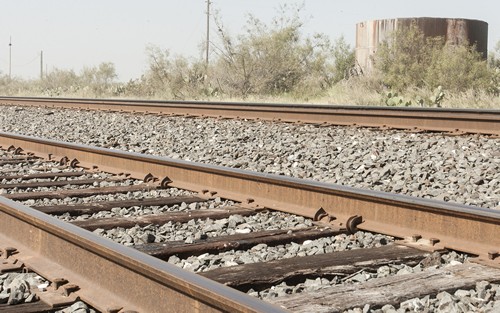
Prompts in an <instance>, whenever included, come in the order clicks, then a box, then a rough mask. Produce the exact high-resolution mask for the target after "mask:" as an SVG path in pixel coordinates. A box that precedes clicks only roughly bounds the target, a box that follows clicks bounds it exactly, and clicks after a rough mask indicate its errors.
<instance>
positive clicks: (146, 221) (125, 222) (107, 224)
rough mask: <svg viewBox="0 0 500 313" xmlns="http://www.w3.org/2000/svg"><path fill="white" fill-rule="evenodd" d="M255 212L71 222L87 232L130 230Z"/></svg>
mask: <svg viewBox="0 0 500 313" xmlns="http://www.w3.org/2000/svg"><path fill="white" fill-rule="evenodd" d="M255 213H256V211H255V210H251V209H245V208H230V209H224V210H222V209H214V210H192V211H185V212H168V213H164V214H160V215H143V216H134V217H110V218H101V219H88V220H84V221H73V222H71V223H72V224H74V225H76V226H79V227H81V228H85V229H87V230H95V229H98V228H100V229H104V230H107V229H112V228H117V227H122V228H131V227H134V226H136V225H138V226H146V225H151V224H155V225H162V224H165V223H168V222H174V223H175V222H179V223H185V222H188V221H190V220H192V219H207V218H211V219H221V218H227V217H229V216H231V215H233V214H239V215H243V216H248V215H253V214H255Z"/></svg>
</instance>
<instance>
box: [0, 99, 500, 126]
mask: <svg viewBox="0 0 500 313" xmlns="http://www.w3.org/2000/svg"><path fill="white" fill-rule="evenodd" d="M1 104H4V105H11V104H15V105H28V106H45V107H54V108H72V109H92V110H104V111H117V112H135V113H140V112H142V113H156V114H166V115H168V114H170V115H185V116H211V117H227V118H243V119H257V120H270V121H276V120H277V121H286V122H300V123H315V124H324V125H354V126H362V127H384V128H394V129H408V130H412V131H440V132H455V133H456V132H461V133H478V134H488V135H500V110H478V109H446V108H421V107H377V106H354V105H326V104H325V105H322V104H321V105H320V104H282V103H242V102H206V101H205V102H203V101H158V100H126V99H84V98H40V97H0V105H1Z"/></svg>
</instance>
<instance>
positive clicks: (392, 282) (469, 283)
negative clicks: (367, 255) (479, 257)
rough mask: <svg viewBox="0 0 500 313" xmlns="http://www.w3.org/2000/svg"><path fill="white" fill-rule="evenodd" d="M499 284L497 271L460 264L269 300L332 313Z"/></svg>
mask: <svg viewBox="0 0 500 313" xmlns="http://www.w3.org/2000/svg"><path fill="white" fill-rule="evenodd" d="M483 280H487V281H489V282H491V283H494V282H499V281H500V269H496V268H492V267H487V266H483V265H479V264H473V263H470V264H462V265H455V266H449V267H445V268H440V269H428V270H425V271H422V272H418V273H412V274H406V275H396V276H390V277H385V278H379V279H374V280H371V281H368V282H366V283H362V284H352V285H348V286H338V287H332V288H325V289H321V290H316V291H314V292H307V293H300V294H295V295H290V296H285V297H280V298H276V299H273V300H270V301H271V302H273V303H275V304H277V305H280V306H282V307H284V308H286V309H288V310H291V311H293V312H297V313H299V312H316V313H326V312H328V313H333V312H342V311H344V310H348V309H351V308H356V307H363V306H365V305H366V304H369V305H370V307H371V308H378V307H382V306H384V305H385V304H391V305H397V304H399V303H401V302H403V301H406V300H409V299H413V298H421V297H425V296H426V295H436V294H438V293H439V292H442V291H447V292H453V291H455V290H457V289H470V288H474V286H475V284H476V283H477V282H479V281H483Z"/></svg>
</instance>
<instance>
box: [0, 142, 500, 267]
mask: <svg viewBox="0 0 500 313" xmlns="http://www.w3.org/2000/svg"><path fill="white" fill-rule="evenodd" d="M0 146H2V147H4V148H6V147H9V146H13V147H14V148H17V149H18V150H19V151H21V149H22V150H24V151H25V152H32V153H35V154H36V155H37V156H41V157H47V158H50V159H59V158H65V159H67V160H72V162H74V163H75V164H77V163H78V165H79V166H83V167H85V168H98V169H100V170H103V171H108V172H113V173H129V174H130V175H131V176H132V177H134V178H140V179H142V178H144V177H145V176H149V177H151V176H154V177H156V178H157V180H158V181H161V182H162V183H163V184H168V185H169V186H173V187H178V188H182V189H188V190H192V191H197V192H200V193H201V194H211V195H217V196H220V197H223V198H228V199H232V200H236V201H240V202H242V203H244V204H246V205H249V206H256V207H265V208H271V209H275V210H280V211H284V212H289V213H294V214H299V215H303V216H307V217H311V218H314V219H316V220H320V221H324V222H329V223H331V224H334V225H335V226H340V227H343V228H347V229H350V230H356V229H360V230H367V231H373V232H378V233H383V234H387V235H392V236H396V237H400V238H423V239H425V240H419V241H418V242H419V244H421V243H422V241H426V242H427V245H428V246H429V247H432V249H442V248H449V249H454V250H459V251H463V252H467V253H471V254H474V255H478V258H477V260H479V261H484V262H489V263H490V264H492V265H495V266H498V265H500V257H499V256H498V249H499V247H500V236H498V234H499V233H500V211H495V210H490V209H484V208H478V207H473V206H466V205H459V204H453V203H447V202H442V201H435V200H429V199H422V198H414V197H408V196H403V195H397V194H390V193H386V192H379V191H370V190H363V189H357V188H351V187H346V186H340V185H334V184H327V183H321V182H314V181H308V180H301V179H296V178H288V177H283V176H278V175H273V174H262V173H255V172H250V171H244V170H239V169H231V168H225V167H220V166H213V165H204V164H199V163H194V162H188V161H181V160H173V159H169V158H165V157H155V156H147V155H142V154H138V153H130V152H121V151H117V150H109V149H103V148H95V147H90V146H85V145H78V144H69V143H64V142H57V141H52V140H45V139H38V138H33V137H27V136H21V135H16V134H10V133H0ZM409 241H410V242H409V244H411V239H410V240H409Z"/></svg>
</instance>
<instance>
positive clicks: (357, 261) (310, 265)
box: [200, 245, 428, 290]
mask: <svg viewBox="0 0 500 313" xmlns="http://www.w3.org/2000/svg"><path fill="white" fill-rule="evenodd" d="M427 255H428V253H427V252H424V251H421V250H416V249H413V248H409V247H405V246H400V245H388V246H382V247H379V248H372V249H356V250H348V251H339V252H333V253H326V254H318V255H311V256H304V257H296V258H290V259H282V260H275V261H269V262H264V263H251V264H243V265H238V266H231V267H224V268H218V269H214V270H211V271H208V272H204V273H200V275H202V276H205V277H207V278H210V279H213V280H215V281H217V282H219V283H222V284H225V285H228V286H231V287H233V288H237V289H240V290H248V289H250V288H253V289H255V290H257V289H262V288H267V287H269V286H272V285H276V284H279V283H281V282H283V281H292V280H297V281H303V280H305V279H306V278H317V277H325V276H327V277H332V276H347V275H351V274H353V273H356V272H358V271H360V270H368V271H370V270H375V271H376V269H377V268H379V267H381V266H384V265H388V264H397V263H402V262H404V263H405V264H410V265H412V264H413V265H415V264H417V263H418V262H420V261H421V260H422V259H424V258H425V257H426V256H427Z"/></svg>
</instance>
